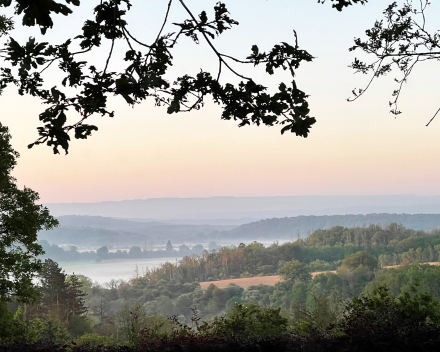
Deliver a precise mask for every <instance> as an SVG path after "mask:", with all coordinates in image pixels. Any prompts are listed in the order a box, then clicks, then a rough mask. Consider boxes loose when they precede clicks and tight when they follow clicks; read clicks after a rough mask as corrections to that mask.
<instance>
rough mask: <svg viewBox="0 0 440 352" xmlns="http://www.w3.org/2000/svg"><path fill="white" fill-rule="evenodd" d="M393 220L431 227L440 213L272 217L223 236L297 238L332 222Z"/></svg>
mask: <svg viewBox="0 0 440 352" xmlns="http://www.w3.org/2000/svg"><path fill="white" fill-rule="evenodd" d="M391 222H395V223H398V224H402V225H403V226H405V227H406V228H410V229H414V230H432V229H434V228H436V227H438V226H440V214H414V215H413V214H367V215H331V216H297V217H291V218H281V219H280V218H273V219H266V220H260V221H256V222H251V223H249V224H244V225H241V226H238V227H236V228H234V229H232V230H230V231H228V232H226V233H223V234H222V235H223V236H222V238H223V239H230V238H237V239H243V240H251V239H253V240H258V239H270V240H277V239H290V238H292V237H293V238H296V236H297V234H298V233H299V234H300V235H301V237H305V236H307V234H309V233H312V232H313V231H315V230H318V229H328V228H331V227H333V226H344V227H362V226H368V225H370V224H376V225H382V226H384V225H388V224H389V223H391Z"/></svg>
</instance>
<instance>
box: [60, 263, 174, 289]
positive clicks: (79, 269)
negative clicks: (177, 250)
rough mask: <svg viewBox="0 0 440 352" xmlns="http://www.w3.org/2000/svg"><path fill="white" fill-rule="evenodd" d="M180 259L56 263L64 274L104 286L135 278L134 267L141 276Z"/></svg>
mask: <svg viewBox="0 0 440 352" xmlns="http://www.w3.org/2000/svg"><path fill="white" fill-rule="evenodd" d="M176 259H177V261H179V260H181V259H182V258H176V257H173V258H151V259H114V260H105V261H102V262H100V263H96V262H94V261H75V262H58V264H59V265H60V267H61V268H63V270H64V271H65V272H66V274H73V273H75V274H77V275H79V274H81V275H84V276H87V277H89V278H90V279H92V281H93V282H95V281H96V282H98V283H100V284H104V283H106V282H110V280H112V279H115V280H118V279H122V280H129V279H132V278H134V277H135V276H136V272H135V270H136V265H137V267H138V270H139V275H140V276H141V275H142V273H143V272H145V271H146V269H147V268H149V269H153V268H157V267H158V266H160V265H161V264H162V263H166V262H172V263H175V262H176Z"/></svg>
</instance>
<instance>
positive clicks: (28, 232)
mask: <svg viewBox="0 0 440 352" xmlns="http://www.w3.org/2000/svg"><path fill="white" fill-rule="evenodd" d="M10 139H11V136H10V134H9V131H8V129H7V127H4V126H3V125H2V124H1V123H0V258H1V261H0V304H1V302H2V301H7V300H9V299H10V298H11V296H12V295H14V296H17V297H18V298H19V299H21V300H24V301H26V300H28V299H30V298H31V297H32V296H33V295H34V293H35V291H34V287H33V284H32V278H33V277H34V275H35V273H36V272H37V271H38V270H40V269H41V261H40V260H39V259H37V256H38V255H40V254H42V253H43V249H42V247H41V246H40V245H39V244H38V243H37V232H38V231H40V230H42V229H46V230H48V229H51V228H53V227H54V226H56V225H57V224H58V221H57V220H56V219H54V218H53V217H52V216H51V215H50V214H49V211H48V209H47V208H45V207H43V206H41V205H38V204H36V202H37V201H38V199H39V197H38V193H36V192H34V191H32V190H31V189H29V188H26V187H25V188H24V189H23V190H21V189H19V188H18V187H17V185H16V180H15V178H13V177H12V175H11V172H12V170H13V169H14V167H15V165H16V159H17V158H18V156H19V155H18V153H17V152H16V151H14V150H13V149H12V147H11V145H10Z"/></svg>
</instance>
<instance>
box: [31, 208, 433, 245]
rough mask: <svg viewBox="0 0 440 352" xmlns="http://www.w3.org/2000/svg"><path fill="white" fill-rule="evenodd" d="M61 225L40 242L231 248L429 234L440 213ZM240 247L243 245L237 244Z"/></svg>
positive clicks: (75, 219)
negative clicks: (398, 232) (390, 228)
mask: <svg viewBox="0 0 440 352" xmlns="http://www.w3.org/2000/svg"><path fill="white" fill-rule="evenodd" d="M59 221H60V224H61V226H59V227H57V228H55V229H53V230H50V231H41V232H40V233H39V235H38V238H39V239H40V240H46V241H47V242H48V243H50V244H56V245H60V244H70V245H73V246H78V247H101V246H140V247H142V246H143V245H144V244H145V243H150V244H151V243H152V244H154V245H165V244H166V242H167V241H168V240H171V242H172V243H178V244H181V243H187V244H190V243H208V242H210V241H216V242H218V243H221V244H231V243H237V242H240V241H254V240H260V241H265V242H267V241H276V240H292V239H296V238H297V237H298V235H299V236H301V237H302V238H304V237H306V236H307V235H309V234H311V233H313V232H314V231H315V230H319V229H320V230H324V229H329V228H331V227H333V226H343V227H368V226H369V225H371V224H373V225H381V226H386V225H388V224H390V223H392V222H395V223H397V224H401V225H403V226H405V227H407V228H411V229H415V230H425V231H429V230H432V229H435V228H437V227H438V226H440V215H439V214H417V215H409V214H368V215H333V216H298V217H292V218H281V219H280V218H274V219H266V220H261V221H257V222H251V223H249V224H244V225H241V226H238V227H237V226H234V225H209V224H207V225H186V224H185V225H180V224H168V223H160V222H138V221H129V220H121V219H113V218H106V217H99V216H62V217H60V218H59ZM237 244H238V243H237Z"/></svg>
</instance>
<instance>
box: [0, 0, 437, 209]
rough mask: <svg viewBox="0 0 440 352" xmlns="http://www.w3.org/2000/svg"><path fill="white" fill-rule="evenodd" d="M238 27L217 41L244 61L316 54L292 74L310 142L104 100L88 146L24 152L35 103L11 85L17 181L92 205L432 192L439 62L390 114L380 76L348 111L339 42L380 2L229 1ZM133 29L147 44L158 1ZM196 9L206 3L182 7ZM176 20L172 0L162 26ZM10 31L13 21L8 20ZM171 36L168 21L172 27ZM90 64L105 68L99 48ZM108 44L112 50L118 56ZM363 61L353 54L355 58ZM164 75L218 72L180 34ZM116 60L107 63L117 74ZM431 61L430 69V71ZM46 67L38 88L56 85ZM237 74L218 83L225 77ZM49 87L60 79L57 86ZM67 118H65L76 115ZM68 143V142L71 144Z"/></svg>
mask: <svg viewBox="0 0 440 352" xmlns="http://www.w3.org/2000/svg"><path fill="white" fill-rule="evenodd" d="M95 2H96V1H94V2H92V1H88V2H85V1H83V3H85V4H84V5H82V6H81V8H79V9H74V10H75V13H74V15H72V16H70V17H67V18H63V17H62V16H60V17H57V18H56V20H55V28H56V30H53V31H51V32H49V33H48V34H47V35H46V38H43V39H44V40H49V41H50V40H54V41H61V40H65V39H66V38H69V36H72V33H75V34H76V33H78V31H79V28H80V26H81V23H82V22H83V21H84V19H86V18H87V16H90V12H91V8H92V7H93V6H91V5H93V4H94V3H95ZM225 2H226V4H227V5H228V8H229V10H230V12H231V17H232V18H234V19H236V20H238V21H239V22H240V25H239V26H237V27H235V28H234V29H233V30H231V31H228V32H227V33H225V34H224V35H222V36H221V37H220V38H218V39H216V40H215V41H214V42H215V44H216V45H217V47H218V48H219V49H220V51H222V52H224V53H227V54H230V55H234V56H237V57H242V58H244V57H245V56H246V55H248V54H249V53H250V47H251V46H252V45H253V44H258V45H259V47H260V48H261V49H262V50H269V49H270V48H271V46H273V45H274V44H276V43H279V42H282V41H286V42H290V43H293V42H294V37H293V33H292V30H293V29H295V30H296V31H297V33H298V38H299V45H300V47H301V48H303V49H305V50H307V51H308V52H310V53H311V54H312V55H313V56H314V57H315V59H314V61H313V63H307V64H304V65H303V66H301V67H300V68H299V69H298V70H297V77H296V80H297V84H298V87H299V88H300V89H302V90H303V91H305V92H306V93H307V94H310V98H309V103H310V108H311V114H310V115H311V116H314V117H316V119H317V123H316V124H315V125H314V127H312V129H311V133H310V135H309V137H308V138H301V137H296V136H295V135H293V134H288V133H286V134H284V135H281V134H280V127H279V126H278V127H277V126H275V127H264V126H260V127H256V126H250V127H243V128H238V126H237V123H236V122H234V121H222V120H220V115H221V108H220V107H218V106H216V105H214V104H212V103H210V102H209V101H208V102H207V104H206V106H205V108H203V109H201V110H200V111H194V112H191V113H185V114H174V115H168V114H167V113H166V111H165V110H164V108H158V107H154V102H152V101H146V102H144V103H142V104H139V105H137V106H136V107H135V108H131V107H128V106H127V105H126V104H125V103H124V101H123V100H122V99H119V98H114V97H111V98H110V107H111V108H112V109H114V110H115V114H116V116H115V117H114V118H108V117H105V118H103V117H93V118H92V119H91V121H90V122H91V123H96V125H97V126H98V127H99V131H98V132H96V133H94V134H93V136H92V137H91V138H89V139H88V140H86V141H83V140H80V141H78V140H73V141H72V143H71V145H70V149H69V154H68V155H64V154H63V153H62V154H61V155H53V153H52V150H51V149H50V148H48V147H45V146H37V147H34V148H33V149H30V150H29V149H27V145H28V144H29V143H31V142H33V141H34V140H35V139H36V138H37V132H36V127H38V126H39V121H38V114H39V113H40V112H41V111H42V110H43V109H44V106H42V105H41V103H40V102H39V101H38V100H37V99H34V98H30V97H20V96H18V94H17V91H16V90H15V89H14V88H12V87H11V88H8V89H7V90H6V91H5V92H4V93H3V95H2V96H0V103H1V106H2V110H1V117H0V121H1V122H2V123H3V124H4V125H7V126H8V127H9V128H10V131H11V134H12V136H13V139H12V144H13V147H14V148H15V149H16V150H17V151H18V152H19V153H20V155H21V157H20V159H19V160H18V166H17V167H16V169H15V171H14V176H15V177H16V178H17V180H18V184H19V185H20V186H23V185H26V186H27V187H30V188H32V189H34V190H36V191H37V192H39V194H40V197H41V201H42V202H44V203H57V202H62V203H64V202H99V201H109V200H115V201H118V200H127V199H146V198H157V197H211V196H283V195H286V196H292V195H379V194H418V195H439V194H440V183H439V182H438V175H439V173H440V162H439V161H440V138H439V136H440V117H439V118H437V119H436V120H434V121H433V122H432V124H431V125H430V126H429V127H426V126H425V125H426V123H427V122H428V121H429V120H430V118H431V117H432V116H433V114H434V113H435V112H436V111H437V109H438V108H439V107H440V106H439V103H438V102H439V101H440V100H439V99H438V96H439V89H440V87H439V85H438V81H439V78H440V71H439V70H438V66H435V63H431V64H423V65H419V66H417V67H416V69H415V70H414V71H413V74H412V75H411V77H410V79H409V81H408V83H407V84H406V85H405V88H404V91H403V93H402V97H401V102H400V109H401V110H402V111H403V114H401V115H399V116H398V117H397V118H395V117H394V115H392V114H390V113H389V110H390V108H389V106H388V102H389V100H390V99H391V93H392V91H393V89H395V86H394V84H393V78H394V77H396V74H390V75H389V76H388V77H386V78H385V79H380V80H378V81H377V82H375V84H373V86H372V87H371V89H370V91H369V92H367V94H366V95H364V96H363V97H362V98H361V99H358V100H357V101H355V102H352V103H348V102H347V101H346V98H348V97H349V96H350V92H351V90H352V89H353V88H355V87H362V86H363V85H364V84H365V83H366V82H367V79H368V77H366V76H362V75H359V74H356V75H354V74H353V72H352V70H351V69H350V68H349V67H348V66H349V64H350V63H351V62H352V60H353V58H354V57H355V56H356V52H355V53H350V52H349V51H348V48H349V47H350V46H352V45H353V38H354V37H358V36H360V37H362V36H363V33H364V31H365V30H366V29H368V28H371V27H372V25H373V24H374V21H375V20H377V19H381V18H382V11H383V9H384V8H385V7H386V6H387V5H388V1H375V2H374V3H371V4H367V5H366V6H360V5H357V6H353V7H351V8H349V9H346V10H344V11H343V12H342V13H339V12H337V11H336V10H334V9H332V8H331V6H330V2H329V1H328V2H326V3H325V4H324V5H321V4H318V3H317V2H316V1H312V0H307V1H304V0H292V1H291V0H289V1H286V0H284V1H282V0H240V1H230V0H228V1H225ZM132 3H133V9H132V12H131V15H130V17H129V28H130V29H131V31H132V33H135V34H136V35H137V36H139V37H140V38H145V41H151V40H152V38H154V36H155V33H156V32H157V29H158V28H159V27H160V24H161V20H162V16H163V14H164V11H165V7H166V3H167V2H166V1H161V2H159V1H145V0H142V1H141V0H133V1H132ZM186 3H187V5H188V6H189V7H190V8H191V9H193V10H194V12H196V13H198V12H200V11H201V10H202V9H207V10H208V9H209V8H212V7H213V6H214V4H215V1H210V0H209V1H208V0H187V1H186ZM439 11H440V4H438V3H434V5H432V6H431V7H430V8H429V9H428V17H427V20H428V24H429V26H430V28H431V29H434V30H435V29H438V24H439V22H438V18H439V16H438V14H439ZM185 18H186V15H185V14H184V12H183V11H182V9H181V8H180V7H179V3H178V2H176V3H175V8H173V10H172V12H171V20H172V22H175V21H182V20H183V19H185ZM17 27H19V26H17ZM169 29H170V31H171V30H173V28H172V26H171V27H169ZM13 36H14V37H15V38H17V39H19V40H25V38H27V37H29V36H37V38H38V39H41V38H40V37H38V35H37V34H36V32H35V29H22V28H17V29H16V30H15V31H14V34H13ZM107 49H108V48H103V50H102V51H101V52H98V53H97V54H96V55H93V56H90V57H89V58H88V59H89V60H90V61H91V62H96V63H97V65H101V66H103V57H105V56H104V55H105V53H106V50H107ZM125 49H126V48H125V47H123V46H122V45H120V46H118V45H117V46H116V48H115V56H117V55H118V54H120V55H122V54H121V53H123V52H124V51H125ZM359 55H360V54H359ZM175 58H176V60H175V62H176V64H175V66H174V67H173V70H172V73H173V74H176V75H178V74H182V73H190V74H196V73H197V72H198V71H199V70H200V69H201V68H203V69H204V70H212V71H214V72H216V59H215V56H214V55H213V53H212V52H211V51H210V50H209V48H208V46H207V45H206V44H205V43H203V42H202V43H201V44H200V45H199V46H196V45H195V44H193V43H192V42H191V41H190V40H188V39H186V38H183V40H182V42H181V44H180V45H179V49H177V50H176V52H175ZM119 64H120V61H118V59H115V60H113V61H112V62H111V65H112V66H111V67H112V68H113V69H117V68H118V65H119ZM437 65H438V64H437ZM234 67H235V68H237V69H239V70H241V72H244V73H246V74H250V75H253V77H256V79H258V80H260V81H261V82H263V83H264V84H267V85H268V86H269V87H270V88H272V89H273V88H275V87H276V86H277V84H278V83H279V82H280V81H283V80H284V81H287V82H289V81H290V76H289V75H288V74H287V73H285V72H278V73H277V74H276V75H274V76H273V77H266V75H264V74H263V73H262V71H260V70H254V69H252V68H245V69H241V68H240V67H239V66H234ZM57 77H58V76H57V73H56V71H49V72H48V76H47V80H48V84H49V86H50V84H52V85H54V84H56V82H57V81H56V79H57ZM227 79H234V78H232V77H231V76H228V75H225V77H224V80H223V82H225V81H226V80H227ZM58 84H59V83H58ZM75 117H76V116H75V114H74V113H72V114H71V115H69V118H71V119H74V118H75ZM72 139H73V138H72Z"/></svg>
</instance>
